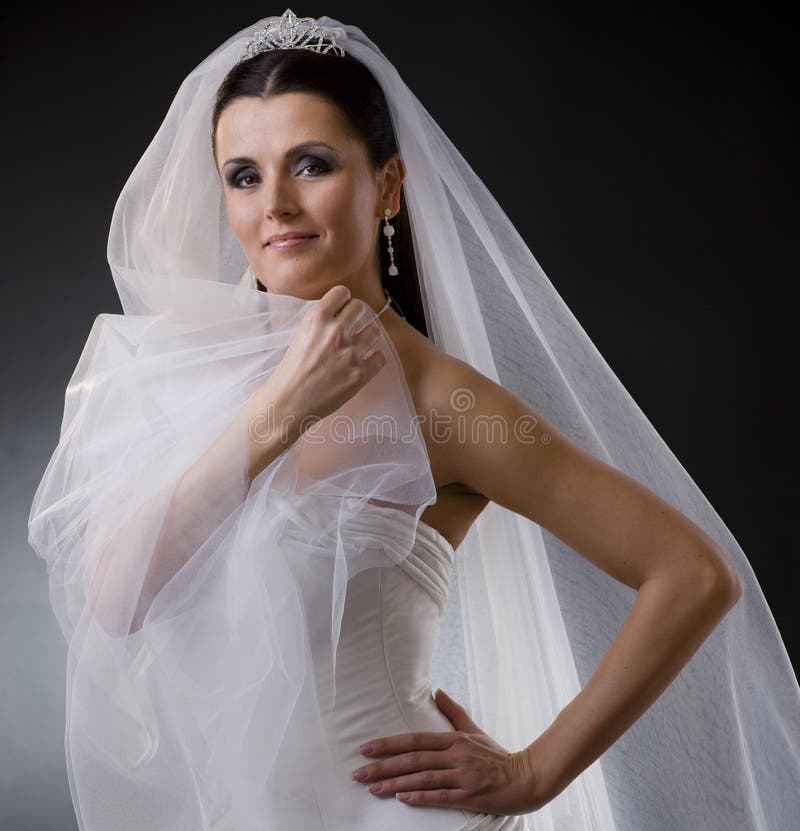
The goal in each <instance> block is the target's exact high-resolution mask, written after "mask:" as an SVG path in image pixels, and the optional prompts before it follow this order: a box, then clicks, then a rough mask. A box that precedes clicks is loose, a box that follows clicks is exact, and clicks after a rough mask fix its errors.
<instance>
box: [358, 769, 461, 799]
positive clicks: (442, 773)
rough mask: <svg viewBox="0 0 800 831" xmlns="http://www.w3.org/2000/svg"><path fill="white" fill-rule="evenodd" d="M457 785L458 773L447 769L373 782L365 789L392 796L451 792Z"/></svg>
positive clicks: (376, 793)
mask: <svg viewBox="0 0 800 831" xmlns="http://www.w3.org/2000/svg"><path fill="white" fill-rule="evenodd" d="M458 785H459V772H458V771H457V770H454V769H453V768H448V769H446V770H422V771H417V772H416V773H410V774H408V775H406V776H395V777H392V778H390V779H384V780H382V781H380V782H374V783H373V784H372V785H369V786H368V787H367V790H369V792H370V793H371V794H375V795H380V796H394V795H395V794H396V793H408V792H414V791H428V790H433V791H441V790H449V791H452V790H454V789H456V788H458ZM464 793H466V791H464Z"/></svg>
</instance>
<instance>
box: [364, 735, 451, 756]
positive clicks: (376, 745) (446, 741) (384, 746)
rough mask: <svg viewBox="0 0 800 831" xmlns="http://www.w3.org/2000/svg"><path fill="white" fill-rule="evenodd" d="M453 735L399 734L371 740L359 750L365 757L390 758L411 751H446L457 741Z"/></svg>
mask: <svg viewBox="0 0 800 831" xmlns="http://www.w3.org/2000/svg"><path fill="white" fill-rule="evenodd" d="M456 735H458V734H457V733H456V732H453V733H447V732H445V733H398V734H397V735H395V736H382V737H381V738H379V739H370V741H368V742H364V744H362V745H361V747H360V748H359V751H360V753H362V755H364V756H389V755H391V754H394V753H407V752H408V751H409V750H446V749H447V748H448V747H450V745H451V744H452V743H453V741H454V740H455V737H456Z"/></svg>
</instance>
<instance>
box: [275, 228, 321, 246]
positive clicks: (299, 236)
mask: <svg viewBox="0 0 800 831" xmlns="http://www.w3.org/2000/svg"><path fill="white" fill-rule="evenodd" d="M316 238H317V235H316V234H308V233H303V232H302V231H293V232H291V233H288V234H273V235H272V236H271V237H270V238H269V239H268V240H267V245H268V246H269V247H270V248H294V247H296V246H298V245H302V244H303V243H304V242H309V241H310V240H312V239H316Z"/></svg>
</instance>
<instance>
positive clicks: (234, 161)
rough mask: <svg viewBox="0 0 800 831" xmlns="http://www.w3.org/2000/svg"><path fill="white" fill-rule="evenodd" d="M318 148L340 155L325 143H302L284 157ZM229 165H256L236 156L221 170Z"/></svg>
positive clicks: (248, 159)
mask: <svg viewBox="0 0 800 831" xmlns="http://www.w3.org/2000/svg"><path fill="white" fill-rule="evenodd" d="M318 147H325V148H326V149H328V150H331V151H332V152H334V153H336V154H337V155H339V154H340V151H339V150H338V149H337V148H336V147H332V146H331V145H330V144H328V143H327V142H325V141H304V142H302V144H295V146H294V147H290V148H289V149H288V150H287V151H286V153H285V157H286V158H289V157H291V156H299V155H301V154H302V153H306V152H307V151H309V150H313V149H314V148H318ZM229 164H253V165H254V164H257V162H256V161H255V159H251V158H250V157H249V156H236V157H235V158H233V159H228V160H227V161H226V162H225V163H224V164H223V165H222V168H223V169H224V168H226V167H227V166H228V165H229Z"/></svg>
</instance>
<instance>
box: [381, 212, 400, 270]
mask: <svg viewBox="0 0 800 831" xmlns="http://www.w3.org/2000/svg"><path fill="white" fill-rule="evenodd" d="M390 213H391V211H390V210H389V208H386V209H385V210H384V212H383V221H384V222H385V223H386V224H385V225H384V226H383V235H384V236H385V237H386V241H387V242H388V243H389V248H388V251H389V259H390V260H391V262H392V264H391V265H390V266H389V276H390V277H397V273H398V272H397V266H396V265H395V264H394V246H393V245H392V237H393V236H394V226H393V225H390V224H389V214H390Z"/></svg>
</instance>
